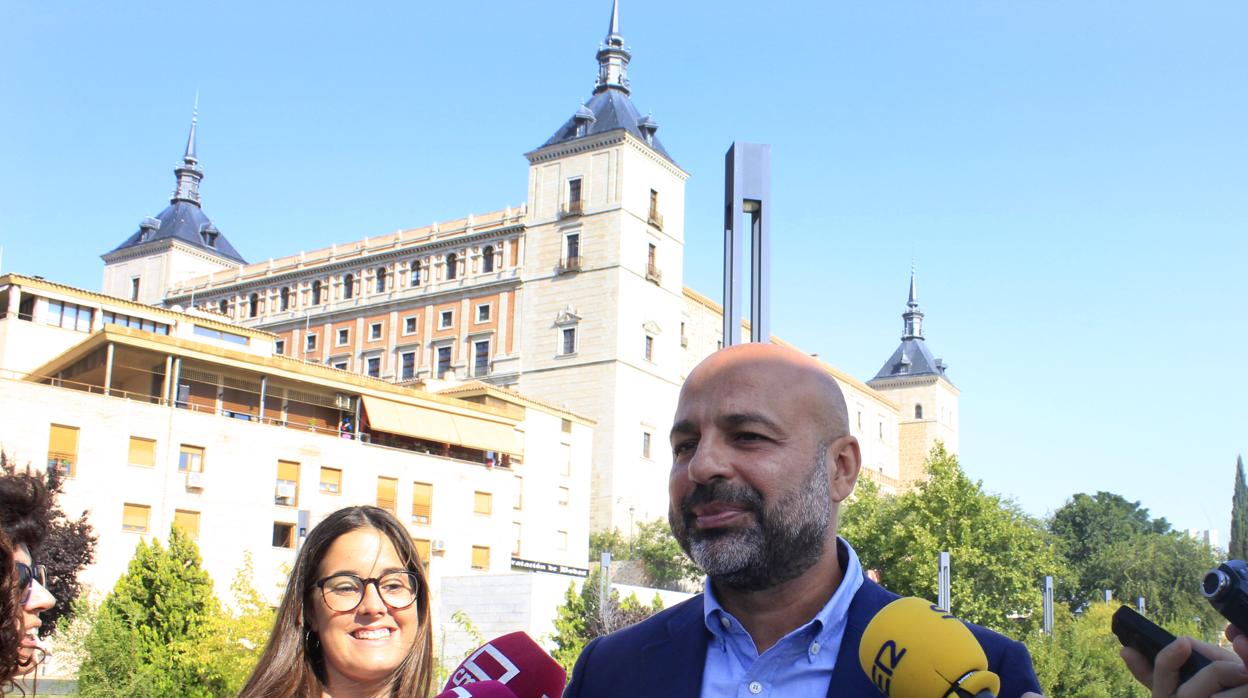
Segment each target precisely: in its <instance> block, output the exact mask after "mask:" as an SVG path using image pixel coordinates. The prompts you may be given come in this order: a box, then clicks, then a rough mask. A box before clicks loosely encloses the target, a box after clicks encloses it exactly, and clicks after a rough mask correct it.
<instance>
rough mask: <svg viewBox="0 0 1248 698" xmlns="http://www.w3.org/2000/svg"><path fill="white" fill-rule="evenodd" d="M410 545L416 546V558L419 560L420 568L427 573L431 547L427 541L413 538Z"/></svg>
mask: <svg viewBox="0 0 1248 698" xmlns="http://www.w3.org/2000/svg"><path fill="white" fill-rule="evenodd" d="M412 543H413V544H415V546H416V556H417V557H419V558H420V566H421V567H423V568H425V571H426V572H428V571H429V553H430V548H431V547H432V546H430V545H429V541H428V540H426V539H424V538H413V539H412Z"/></svg>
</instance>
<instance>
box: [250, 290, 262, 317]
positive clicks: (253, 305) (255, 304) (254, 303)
mask: <svg viewBox="0 0 1248 698" xmlns="http://www.w3.org/2000/svg"><path fill="white" fill-rule="evenodd" d="M259 314H260V294H258V293H253V294H251V297H250V298H248V299H247V317H255V316H257V315H259Z"/></svg>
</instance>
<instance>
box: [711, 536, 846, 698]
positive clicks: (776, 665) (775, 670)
mask: <svg viewBox="0 0 1248 698" xmlns="http://www.w3.org/2000/svg"><path fill="white" fill-rule="evenodd" d="M837 541H838V544H839V545H844V546H845V549H846V552H847V555H846V557H847V558H848V564H846V565H845V573H844V577H843V578H842V579H841V585H840V586H839V587H837V589H836V592H835V593H833V594H832V598H830V599H828V602H827V603H826V604H824V606H823V608H821V609H820V610H819V612H818V613H817V614H815V617H814V618H812V619H811V620H810V622H808V623H806V624H805V625H803V626H802V627H800V628H798V629H796V630H794V631H793V632H791V633H789V634H788V635H785V636H784V637H782V638H780V641H779V642H777V643H776V644H775V645H774V646H772V647H771V648H769V649H768V650H767V651H766V652H763V654H762V656H759V654H758V648H757V647H755V645H754V640H753V638H751V637H750V634H749V633H747V632H746V631H745V628H744V627H742V625H741V622H740V621H738V620H737V619H736V618H734V617H732V615H731V614H730V613H728V612H727V611H725V610H724V609H723V607H721V606H720V605H719V600H718V599H716V598H715V590H714V589H713V588H712V587H711V580H710V578H709V577H708V578H707V580H706V582H705V584H704V592H703V594H704V595H703V597H702V608H703V611H702V614H703V619H704V620H705V621H706V628H707V630H710V631H711V635H712V636H713V637H712V638H711V639H710V641H709V642H707V644H706V664H705V666H704V667H703V669H702V698H725V697H726V696H735V697H736V698H755V697H756V696H764V697H766V696H777V697H781V696H783V698H808V697H809V698H824V696H826V695H828V682H829V681H831V680H832V668H833V667H834V666H836V655H837V653H838V652H839V651H840V649H841V636H842V635H844V634H845V620H846V617H847V615H848V613H849V604H850V602H851V601H853V599H854V594H856V593H858V588H859V587H861V586H862V565H860V564H859V563H858V554H857V553H855V552H854V549H853V548H852V547H850V545H849V543H847V542H845V539H843V538H838V539H837Z"/></svg>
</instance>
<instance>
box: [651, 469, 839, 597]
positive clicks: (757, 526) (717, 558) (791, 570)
mask: <svg viewBox="0 0 1248 698" xmlns="http://www.w3.org/2000/svg"><path fill="white" fill-rule="evenodd" d="M818 453H819V456H818V457H817V458H816V459H815V464H814V466H813V467H812V468H811V472H810V477H808V478H807V479H806V482H804V483H802V484H801V485H799V486H798V488H797V489H796V491H794V492H792V493H791V494H789V495H788V496H786V497H785V498H784V499H782V500H780V501H778V502H775V503H774V504H773V505H771V506H764V503H763V498H762V495H761V494H759V492H758V490H756V489H754V488H753V487H750V486H749V485H747V484H745V483H742V482H738V483H730V482H728V481H726V480H713V481H712V482H710V483H709V484H705V485H701V484H700V485H697V486H696V487H695V488H694V490H693V492H691V493H690V494H689V496H687V497H685V499H684V501H682V502H680V504H679V510H678V509H677V505H675V504H673V505H672V507H671V508H670V509H669V510H668V515H667V518H668V523H669V524H671V527H672V533H673V535H675V537H676V540H677V541H678V542H679V543H680V547H681V548H683V549H684V551H685V554H687V555H688V556H689V557H690V559H692V560H693V561H694V563H695V564H697V566H698V567H700V568H701V569H702V571H703V572H706V574H707V575H708V576H710V578H711V580H712V581H714V582H715V583H716V584H722V585H725V586H728V587H731V588H733V589H739V590H741V591H760V590H763V589H770V588H771V587H774V586H776V585H777V584H781V583H783V582H787V581H789V580H790V579H795V578H796V577H798V576H800V575H801V574H802V573H803V572H805V571H806V570H808V569H810V568H811V567H812V566H813V565H814V564H815V562H816V561H818V559H819V557H820V555H822V554H823V544H824V539H825V538H826V536H827V532H828V527H829V526H830V525H831V522H832V502H831V497H830V495H829V492H828V456H827V448H826V447H824V446H823V444H820V447H819V449H818ZM710 502H726V503H731V504H736V505H740V506H744V507H746V508H747V509H748V510H749V513H751V514H753V516H754V522H753V524H752V525H748V526H744V527H740V528H724V529H713V530H710V531H702V530H699V529H697V528H695V527H694V525H693V523H694V520H695V519H696V518H697V517H696V516H695V515H694V513H693V507H694V506H697V505H699V504H708V503H710Z"/></svg>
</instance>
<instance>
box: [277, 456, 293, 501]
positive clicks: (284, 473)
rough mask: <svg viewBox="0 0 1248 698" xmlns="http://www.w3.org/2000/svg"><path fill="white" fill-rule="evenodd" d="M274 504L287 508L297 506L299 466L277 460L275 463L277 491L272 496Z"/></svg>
mask: <svg viewBox="0 0 1248 698" xmlns="http://www.w3.org/2000/svg"><path fill="white" fill-rule="evenodd" d="M273 503H274V504H281V505H282V506H287V507H297V506H299V464H298V463H295V462H292V461H288V460H279V461H278V462H277V489H276V492H275V494H274V496H273Z"/></svg>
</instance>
